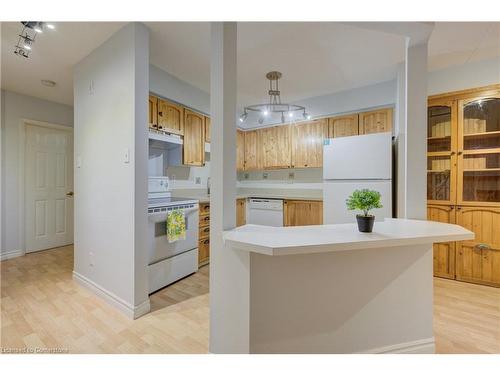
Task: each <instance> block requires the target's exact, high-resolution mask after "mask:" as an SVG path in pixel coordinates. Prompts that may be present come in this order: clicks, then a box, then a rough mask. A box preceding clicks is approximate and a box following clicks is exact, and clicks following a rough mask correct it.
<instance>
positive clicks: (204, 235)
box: [198, 202, 210, 266]
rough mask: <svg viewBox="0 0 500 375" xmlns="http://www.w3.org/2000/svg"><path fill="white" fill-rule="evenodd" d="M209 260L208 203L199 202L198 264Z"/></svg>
mask: <svg viewBox="0 0 500 375" xmlns="http://www.w3.org/2000/svg"><path fill="white" fill-rule="evenodd" d="M209 261H210V203H209V202H206V203H200V224H199V236H198V266H203V265H205V264H207V263H208V262H209Z"/></svg>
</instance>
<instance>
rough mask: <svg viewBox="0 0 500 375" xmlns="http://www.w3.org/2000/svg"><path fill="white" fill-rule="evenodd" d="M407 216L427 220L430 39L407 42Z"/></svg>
mask: <svg viewBox="0 0 500 375" xmlns="http://www.w3.org/2000/svg"><path fill="white" fill-rule="evenodd" d="M405 71H406V79H405V103H406V105H405V114H404V116H405V129H404V135H405V136H404V139H405V151H406V152H405V153H406V157H405V164H406V171H405V174H406V176H405V177H406V178H405V185H406V189H405V190H406V191H405V202H406V208H405V217H406V218H409V219H422V220H425V219H426V217H427V214H426V206H427V40H425V41H423V42H420V43H418V44H412V43H411V39H410V38H407V40H406V59H405Z"/></svg>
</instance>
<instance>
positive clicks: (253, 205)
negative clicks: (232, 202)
mask: <svg viewBox="0 0 500 375" xmlns="http://www.w3.org/2000/svg"><path fill="white" fill-rule="evenodd" d="M247 223H248V224H259V225H268V226H271V227H282V226H283V200H282V199H265V198H250V199H249V200H248V217H247Z"/></svg>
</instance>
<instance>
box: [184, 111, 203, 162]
mask: <svg viewBox="0 0 500 375" xmlns="http://www.w3.org/2000/svg"><path fill="white" fill-rule="evenodd" d="M183 158H184V165H194V166H202V165H204V164H205V116H203V115H201V114H199V113H196V112H193V111H190V110H188V109H185V110H184V147H183Z"/></svg>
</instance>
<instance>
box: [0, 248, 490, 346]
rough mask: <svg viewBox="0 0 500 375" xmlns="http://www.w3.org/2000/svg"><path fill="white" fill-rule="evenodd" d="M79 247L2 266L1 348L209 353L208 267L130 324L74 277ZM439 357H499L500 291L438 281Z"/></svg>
mask: <svg viewBox="0 0 500 375" xmlns="http://www.w3.org/2000/svg"><path fill="white" fill-rule="evenodd" d="M72 269H73V247H72V246H67V247H62V248H57V249H52V250H46V251H42V252H38V253H33V254H29V255H27V256H24V257H19V258H15V259H11V260H7V261H3V262H1V333H0V346H1V347H2V349H3V350H5V349H6V348H20V349H23V348H29V349H31V350H35V351H36V349H37V348H42V349H44V348H50V349H53V348H56V349H60V350H61V351H62V352H69V353H207V352H208V335H209V307H208V303H209V302H208V266H205V267H202V268H201V269H200V271H199V272H197V273H196V274H194V275H191V276H189V277H187V278H185V279H183V280H180V281H179V282H177V283H175V284H173V285H171V286H169V287H167V288H164V289H162V290H161V291H159V292H157V293H155V294H154V295H152V296H151V310H152V312H151V313H149V314H147V315H145V316H143V317H141V318H139V319H136V320H129V319H128V318H126V317H125V316H123V315H122V314H121V313H120V312H118V311H116V310H115V309H114V308H112V307H110V306H108V305H107V304H106V303H105V302H103V301H102V300H100V299H99V298H98V297H96V296H94V295H93V294H92V293H91V292H90V291H88V290H87V289H85V288H83V287H81V286H80V285H78V284H77V283H76V282H74V281H73V279H72ZM434 332H435V337H436V352H437V353H500V289H497V288H492V287H486V286H481V285H473V284H467V283H461V282H458V281H453V280H445V279H437V278H436V279H435V281H434Z"/></svg>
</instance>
